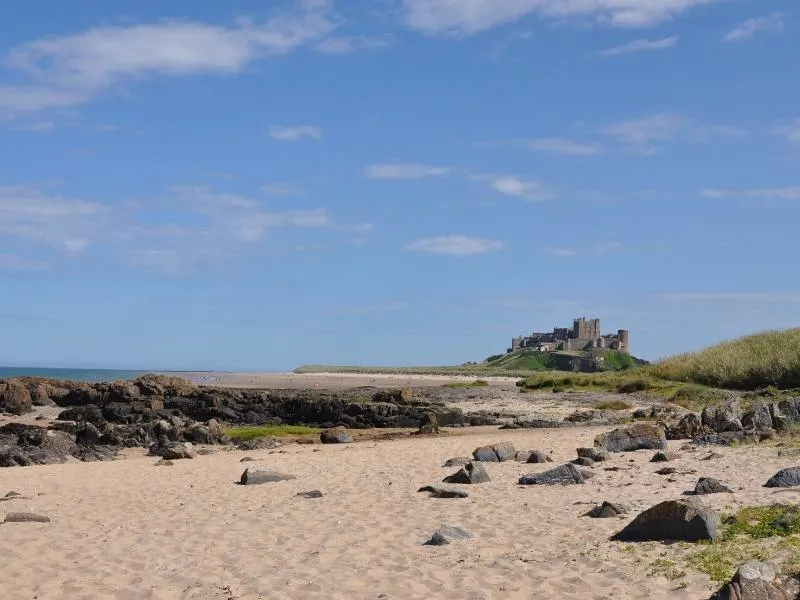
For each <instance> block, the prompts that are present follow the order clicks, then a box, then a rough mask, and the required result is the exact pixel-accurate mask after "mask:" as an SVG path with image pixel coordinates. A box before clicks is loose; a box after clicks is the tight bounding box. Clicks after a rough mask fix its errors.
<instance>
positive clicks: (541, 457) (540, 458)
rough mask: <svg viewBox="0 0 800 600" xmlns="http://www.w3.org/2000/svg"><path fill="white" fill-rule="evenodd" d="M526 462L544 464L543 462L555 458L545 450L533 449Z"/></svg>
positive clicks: (551, 460)
mask: <svg viewBox="0 0 800 600" xmlns="http://www.w3.org/2000/svg"><path fill="white" fill-rule="evenodd" d="M525 462H526V463H528V464H542V463H549V462H553V459H552V458H550V457H549V456H547V455H546V454H545V453H544V452H539V451H538V450H531V452H530V455H529V456H528V460H526V461H525Z"/></svg>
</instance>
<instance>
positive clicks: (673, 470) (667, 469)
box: [656, 467, 678, 475]
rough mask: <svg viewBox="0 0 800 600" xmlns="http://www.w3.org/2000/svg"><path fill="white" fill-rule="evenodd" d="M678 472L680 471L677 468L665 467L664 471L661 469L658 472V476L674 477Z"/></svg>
mask: <svg viewBox="0 0 800 600" xmlns="http://www.w3.org/2000/svg"><path fill="white" fill-rule="evenodd" d="M677 472H678V469H676V468H675V467H664V468H663V469H659V470H658V471H656V473H657V474H658V475H674V474H675V473H677Z"/></svg>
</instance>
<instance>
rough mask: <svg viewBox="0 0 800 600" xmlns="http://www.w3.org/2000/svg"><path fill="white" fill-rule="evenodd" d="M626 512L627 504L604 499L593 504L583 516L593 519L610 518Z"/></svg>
mask: <svg viewBox="0 0 800 600" xmlns="http://www.w3.org/2000/svg"><path fill="white" fill-rule="evenodd" d="M627 512H628V507H627V506H623V505H622V504H615V503H613V502H606V501H604V502H603V503H602V504H600V505H598V506H595V507H594V508H593V509H592V510H590V511H589V512H587V513H586V514H584V515H583V516H584V517H591V518H593V519H611V518H613V517H618V516H619V515H624V514H626V513H627Z"/></svg>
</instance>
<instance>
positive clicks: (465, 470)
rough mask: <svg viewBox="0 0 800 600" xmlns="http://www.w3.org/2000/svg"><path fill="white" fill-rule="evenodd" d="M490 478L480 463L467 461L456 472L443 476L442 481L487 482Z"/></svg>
mask: <svg viewBox="0 0 800 600" xmlns="http://www.w3.org/2000/svg"><path fill="white" fill-rule="evenodd" d="M491 480H492V479H491V477H489V473H487V472H486V469H485V468H484V466H483V465H482V464H481V463H478V462H471V463H467V464H466V465H464V466H463V467H461V469H459V470H458V471H457V472H455V473H453V474H452V475H449V476H448V477H445V478H444V479H443V480H442V481H443V482H444V483H463V484H477V483H488V482H490V481H491Z"/></svg>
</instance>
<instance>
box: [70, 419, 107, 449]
mask: <svg viewBox="0 0 800 600" xmlns="http://www.w3.org/2000/svg"><path fill="white" fill-rule="evenodd" d="M100 437H101V433H100V430H99V429H97V427H95V426H94V425H92V423H90V422H89V421H85V422H83V423H81V424H80V425H78V430H77V431H76V432H75V442H76V443H77V444H78V445H79V446H94V445H95V444H97V442H98V441H99V440H100Z"/></svg>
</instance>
